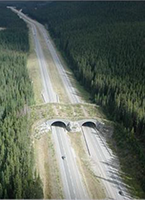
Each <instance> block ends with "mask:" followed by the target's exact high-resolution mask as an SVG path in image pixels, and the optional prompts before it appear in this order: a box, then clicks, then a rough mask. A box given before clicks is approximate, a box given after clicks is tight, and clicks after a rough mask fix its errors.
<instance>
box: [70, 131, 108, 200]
mask: <svg viewBox="0 0 145 200" xmlns="http://www.w3.org/2000/svg"><path fill="white" fill-rule="evenodd" d="M68 135H69V136H70V139H71V143H72V146H73V148H74V150H75V152H76V155H77V163H78V166H79V168H80V171H81V174H82V177H83V181H84V184H85V185H86V188H87V190H88V193H89V195H90V197H91V198H92V199H104V198H105V197H106V196H105V192H104V189H103V186H102V184H101V183H100V182H99V180H98V179H97V177H96V176H95V174H94V172H93V169H92V166H91V162H90V159H89V157H88V156H87V153H86V150H85V146H84V144H83V136H82V134H81V133H68Z"/></svg>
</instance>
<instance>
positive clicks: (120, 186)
mask: <svg viewBox="0 0 145 200" xmlns="http://www.w3.org/2000/svg"><path fill="white" fill-rule="evenodd" d="M82 131H83V134H84V137H85V138H86V141H87V145H88V148H89V154H90V155H89V156H90V157H91V158H92V160H93V161H94V164H95V172H96V177H97V178H98V179H99V180H101V181H102V182H103V185H104V186H105V188H106V196H107V198H113V199H117V200H124V199H130V197H129V196H128V194H127V191H126V185H125V184H124V183H123V182H122V180H121V178H120V177H119V170H118V164H117V163H116V158H115V156H114V155H113V153H112V151H111V150H110V149H109V148H108V146H107V144H106V142H105V141H104V139H103V138H102V136H101V134H100V133H99V131H98V130H97V129H96V128H95V127H94V128H93V127H87V126H82ZM119 191H121V192H122V195H120V194H119Z"/></svg>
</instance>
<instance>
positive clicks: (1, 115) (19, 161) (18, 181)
mask: <svg viewBox="0 0 145 200" xmlns="http://www.w3.org/2000/svg"><path fill="white" fill-rule="evenodd" d="M0 27H3V28H5V30H0V198H1V199H2V198H5V199H7V198H9V199H14V198H16V199H22V198H32V199H33V198H42V197H43V193H42V189H41V182H40V178H39V177H37V176H36V174H35V171H34V167H33V166H34V159H33V152H32V150H31V143H30V131H29V130H30V127H29V106H30V105H31V104H32V103H33V91H32V85H31V81H30V79H29V76H28V72H27V68H26V64H27V57H28V53H29V39H28V28H27V27H26V24H25V23H24V22H23V21H22V20H20V19H19V18H18V17H17V16H16V14H14V13H13V12H12V11H10V9H7V8H6V7H5V6H4V5H3V4H0Z"/></svg>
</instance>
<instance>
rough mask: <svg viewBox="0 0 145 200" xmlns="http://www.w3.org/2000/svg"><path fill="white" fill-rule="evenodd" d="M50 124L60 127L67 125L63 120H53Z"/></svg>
mask: <svg viewBox="0 0 145 200" xmlns="http://www.w3.org/2000/svg"><path fill="white" fill-rule="evenodd" d="M51 126H56V127H62V128H66V127H67V125H66V123H65V122H63V121H54V122H52V124H51Z"/></svg>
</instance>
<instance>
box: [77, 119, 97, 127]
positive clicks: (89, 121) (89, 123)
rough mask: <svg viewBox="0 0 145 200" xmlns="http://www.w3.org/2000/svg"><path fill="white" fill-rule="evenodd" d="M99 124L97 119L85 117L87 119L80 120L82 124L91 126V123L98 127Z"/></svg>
mask: <svg viewBox="0 0 145 200" xmlns="http://www.w3.org/2000/svg"><path fill="white" fill-rule="evenodd" d="M97 124H98V122H97V120H95V119H85V120H81V121H79V125H80V126H89V125H90V126H93V127H95V128H96V127H97Z"/></svg>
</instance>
